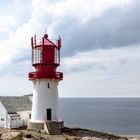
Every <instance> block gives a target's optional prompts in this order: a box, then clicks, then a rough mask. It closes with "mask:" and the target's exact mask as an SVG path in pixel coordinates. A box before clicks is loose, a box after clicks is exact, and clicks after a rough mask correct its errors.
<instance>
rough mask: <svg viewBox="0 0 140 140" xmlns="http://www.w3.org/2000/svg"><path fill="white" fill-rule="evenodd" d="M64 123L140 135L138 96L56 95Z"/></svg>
mask: <svg viewBox="0 0 140 140" xmlns="http://www.w3.org/2000/svg"><path fill="white" fill-rule="evenodd" d="M60 114H61V118H62V119H63V120H64V122H65V126H69V127H82V128H88V129H92V130H97V131H104V132H110V133H114V134H129V135H137V134H140V98H60Z"/></svg>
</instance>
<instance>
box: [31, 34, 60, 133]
mask: <svg viewBox="0 0 140 140" xmlns="http://www.w3.org/2000/svg"><path fill="white" fill-rule="evenodd" d="M31 46H32V66H33V67H34V68H35V72H30V73H29V80H31V81H32V83H33V101H32V114H31V119H30V121H29V125H28V128H29V129H46V130H47V132H48V133H57V132H54V130H53V129H54V127H55V128H56V129H60V127H62V121H61V120H60V116H59V110H58V83H59V81H60V80H62V79H63V73H61V72H57V71H56V69H57V67H58V66H59V65H60V48H61V39H60V38H59V39H58V40H57V41H56V42H52V41H51V40H50V39H48V35H47V34H45V35H44V36H43V37H42V39H41V40H36V36H34V37H32V38H31ZM55 131H56V130H55Z"/></svg>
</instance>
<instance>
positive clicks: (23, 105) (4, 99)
mask: <svg viewBox="0 0 140 140" xmlns="http://www.w3.org/2000/svg"><path fill="white" fill-rule="evenodd" d="M0 101H1V103H2V104H3V106H4V107H5V109H6V110H7V112H8V113H16V112H18V111H27V110H31V108H32V102H31V100H30V98H29V97H28V96H0Z"/></svg>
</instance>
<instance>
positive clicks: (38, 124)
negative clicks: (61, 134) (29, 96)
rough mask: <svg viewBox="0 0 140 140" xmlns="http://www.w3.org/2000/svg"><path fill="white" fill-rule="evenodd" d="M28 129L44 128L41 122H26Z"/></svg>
mask: <svg viewBox="0 0 140 140" xmlns="http://www.w3.org/2000/svg"><path fill="white" fill-rule="evenodd" d="M27 129H28V130H42V129H44V123H43V122H28V128H27Z"/></svg>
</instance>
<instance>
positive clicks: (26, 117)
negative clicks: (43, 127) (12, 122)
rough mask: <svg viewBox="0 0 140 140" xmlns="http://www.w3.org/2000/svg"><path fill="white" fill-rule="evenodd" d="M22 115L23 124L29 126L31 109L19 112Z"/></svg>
mask: <svg viewBox="0 0 140 140" xmlns="http://www.w3.org/2000/svg"><path fill="white" fill-rule="evenodd" d="M17 113H18V114H19V115H20V120H21V126H27V125H28V121H29V119H30V118H29V116H30V114H31V110H28V111H19V112H17Z"/></svg>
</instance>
